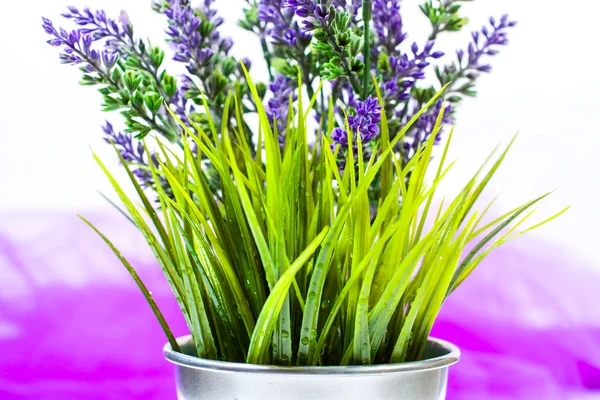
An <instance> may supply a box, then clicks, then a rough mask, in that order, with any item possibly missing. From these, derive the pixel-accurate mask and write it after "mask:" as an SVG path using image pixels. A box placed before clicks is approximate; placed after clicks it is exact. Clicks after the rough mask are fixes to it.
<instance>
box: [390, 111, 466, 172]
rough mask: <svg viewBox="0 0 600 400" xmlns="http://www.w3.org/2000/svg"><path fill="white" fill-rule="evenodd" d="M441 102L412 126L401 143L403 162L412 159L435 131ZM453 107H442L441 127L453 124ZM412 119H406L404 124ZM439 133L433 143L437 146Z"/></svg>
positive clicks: (439, 137) (439, 138)
mask: <svg viewBox="0 0 600 400" xmlns="http://www.w3.org/2000/svg"><path fill="white" fill-rule="evenodd" d="M442 104H443V102H442V101H438V102H437V103H436V104H435V106H434V107H432V108H431V109H430V110H428V111H427V112H425V113H423V114H422V115H421V116H420V117H419V119H417V121H416V122H415V124H414V125H413V127H414V128H413V129H412V130H411V132H410V135H408V136H407V137H406V138H405V139H404V141H403V143H402V147H403V152H402V156H403V157H404V161H405V162H408V160H410V159H411V158H412V156H413V155H414V154H415V153H416V151H417V150H418V149H419V148H420V147H421V146H422V145H423V144H424V143H425V142H426V141H427V140H428V139H429V138H430V136H431V134H432V132H433V130H434V129H435V124H436V122H437V119H438V116H439V115H440V112H441V111H442ZM418 111H419V110H418V109H415V110H414V113H417V112H418ZM452 113H453V107H452V105H451V104H446V105H445V107H444V115H443V116H442V121H441V122H442V126H443V125H445V124H452V123H453V122H454V118H453V117H452ZM410 118H412V115H411V116H410V117H407V118H406V122H407V121H408V120H409V119H410ZM441 132H442V130H441V129H440V131H439V132H438V134H437V136H436V138H435V139H434V143H435V144H438V143H439V142H440V140H441Z"/></svg>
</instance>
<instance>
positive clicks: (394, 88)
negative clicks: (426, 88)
mask: <svg viewBox="0 0 600 400" xmlns="http://www.w3.org/2000/svg"><path fill="white" fill-rule="evenodd" d="M433 46H434V42H433V41H430V42H428V43H427V44H426V45H425V47H424V48H423V50H422V51H419V46H418V45H417V44H416V43H413V44H412V46H411V53H412V56H411V57H409V54H408V53H404V54H402V55H401V56H400V57H398V56H391V57H389V59H388V61H389V68H388V71H386V72H385V73H384V79H383V81H382V89H383V96H384V97H385V98H386V99H389V100H395V101H397V102H402V101H406V100H409V99H410V89H411V88H412V87H413V86H414V85H415V83H416V82H417V80H420V79H423V78H425V72H424V70H425V68H427V67H428V66H429V65H430V61H431V59H438V58H440V57H442V56H443V55H444V53H442V52H441V51H436V52H432V50H433Z"/></svg>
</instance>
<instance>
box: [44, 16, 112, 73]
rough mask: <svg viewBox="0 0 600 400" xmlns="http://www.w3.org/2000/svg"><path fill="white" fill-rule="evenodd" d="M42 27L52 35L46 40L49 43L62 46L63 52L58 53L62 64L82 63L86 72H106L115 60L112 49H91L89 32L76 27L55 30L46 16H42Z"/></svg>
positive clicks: (91, 37) (92, 40)
mask: <svg viewBox="0 0 600 400" xmlns="http://www.w3.org/2000/svg"><path fill="white" fill-rule="evenodd" d="M42 27H43V28H44V31H45V32H46V33H47V34H49V35H52V38H51V39H50V40H48V43H49V44H50V45H52V46H55V47H59V46H63V52H62V53H61V54H60V55H59V58H60V61H61V63H63V64H70V65H79V64H83V68H84V69H85V71H86V72H88V73H92V72H94V71H97V72H102V73H107V72H108V71H109V70H110V69H111V68H112V67H113V66H114V65H115V63H116V62H117V54H116V53H115V52H114V51H112V50H110V49H105V50H104V51H102V52H101V53H100V52H98V51H97V50H95V49H92V43H93V42H94V39H93V36H92V35H91V34H89V33H82V32H81V30H78V29H76V30H73V31H71V32H67V31H66V30H65V29H63V28H60V29H59V30H57V29H56V28H55V27H54V24H53V23H52V21H50V20H49V19H48V18H42Z"/></svg>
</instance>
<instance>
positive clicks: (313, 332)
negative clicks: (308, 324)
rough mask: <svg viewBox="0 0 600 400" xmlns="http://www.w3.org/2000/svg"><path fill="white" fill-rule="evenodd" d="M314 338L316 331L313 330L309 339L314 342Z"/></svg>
mask: <svg viewBox="0 0 600 400" xmlns="http://www.w3.org/2000/svg"><path fill="white" fill-rule="evenodd" d="M316 338H317V330H316V329H313V330H312V332H311V333H310V339H311V340H315V339H316Z"/></svg>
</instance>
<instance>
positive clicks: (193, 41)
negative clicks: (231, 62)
mask: <svg viewBox="0 0 600 400" xmlns="http://www.w3.org/2000/svg"><path fill="white" fill-rule="evenodd" d="M213 2H214V0H204V1H203V2H202V5H201V6H200V12H201V14H202V15H203V16H204V19H203V18H201V17H200V16H199V15H197V14H196V13H195V11H194V9H193V8H192V6H191V4H190V2H189V1H187V0H167V5H168V6H167V7H165V8H164V9H163V13H164V15H165V16H166V17H167V19H168V21H169V27H168V28H167V30H166V33H167V35H168V36H169V42H170V43H171V45H172V47H173V49H174V50H175V56H174V57H173V59H174V60H175V61H179V62H183V63H186V64H187V68H188V71H190V73H192V74H196V73H197V72H198V71H199V70H200V69H201V68H203V67H205V66H207V65H208V63H209V62H210V61H211V60H212V58H213V56H214V55H215V54H216V53H222V54H225V55H227V54H228V53H229V51H230V50H231V48H232V47H233V41H232V40H231V39H230V38H221V35H220V33H219V31H218V29H217V28H218V27H219V26H221V25H222V24H223V19H222V18H221V17H218V16H217V12H216V10H214V9H213V8H212V4H213ZM205 24H213V25H214V26H213V28H212V30H211V31H210V33H209V34H208V36H207V37H203V36H202V29H201V27H202V26H207V25H205Z"/></svg>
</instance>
